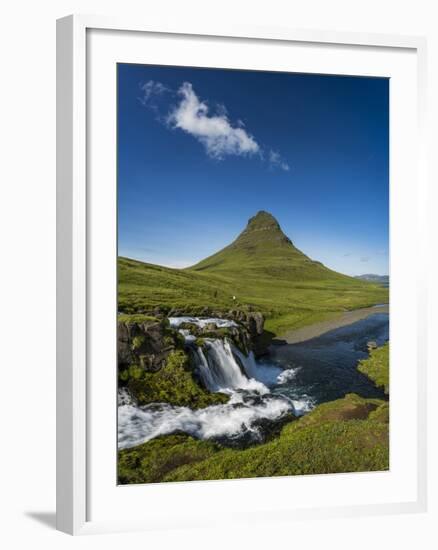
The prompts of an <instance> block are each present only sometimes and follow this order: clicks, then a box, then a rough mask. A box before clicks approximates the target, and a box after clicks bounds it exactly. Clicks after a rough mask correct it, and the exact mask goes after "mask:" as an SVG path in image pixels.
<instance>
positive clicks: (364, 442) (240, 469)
mask: <svg viewBox="0 0 438 550" xmlns="http://www.w3.org/2000/svg"><path fill="white" fill-rule="evenodd" d="M118 464H119V483H121V484H127V483H154V482H159V481H190V480H203V479H232V478H243V477H268V476H282V475H302V474H324V473H337V472H361V471H378V470H387V469H388V467H389V433H388V404H387V403H386V402H384V401H381V400H379V399H364V398H362V397H359V396H357V395H355V394H348V395H346V396H345V397H344V398H343V399H339V400H337V401H333V402H330V403H325V404H322V405H319V406H318V407H316V409H314V411H312V412H311V413H309V414H308V415H306V416H304V417H302V418H300V419H298V420H294V421H292V422H290V423H289V424H287V425H285V426H284V427H283V429H282V431H281V433H280V435H279V437H276V438H274V439H272V440H271V441H269V442H267V443H264V444H261V445H257V446H254V447H250V448H247V449H243V450H236V449H230V448H224V447H222V446H220V445H219V444H216V443H213V442H211V441H199V440H196V439H194V438H193V437H190V436H188V435H182V434H177V435H169V436H162V437H159V438H156V439H154V440H152V441H149V442H147V443H144V444H143V445H139V446H137V447H134V448H132V449H125V450H122V451H120V452H119V463H118Z"/></svg>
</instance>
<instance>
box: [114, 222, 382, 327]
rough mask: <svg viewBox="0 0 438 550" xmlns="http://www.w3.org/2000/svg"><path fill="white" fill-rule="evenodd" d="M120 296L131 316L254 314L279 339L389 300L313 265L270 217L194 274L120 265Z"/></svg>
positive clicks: (371, 287) (376, 289)
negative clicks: (261, 316) (150, 313)
mask: <svg viewBox="0 0 438 550" xmlns="http://www.w3.org/2000/svg"><path fill="white" fill-rule="evenodd" d="M118 290H119V309H120V310H121V311H124V312H128V313H136V312H139V311H151V310H154V308H156V307H160V308H161V309H162V310H163V311H170V310H172V309H173V310H180V311H182V312H184V313H186V314H190V313H191V314H199V313H202V310H203V309H204V308H205V307H206V306H208V307H209V308H211V309H213V310H217V311H228V310H230V309H233V308H238V309H242V310H245V309H250V308H251V309H253V310H254V309H255V310H258V311H261V312H262V313H263V314H264V315H265V316H266V317H267V319H268V322H267V324H266V327H267V330H269V331H272V332H273V333H274V334H281V333H282V332H285V331H287V330H288V329H290V328H299V327H301V326H304V325H308V324H312V323H314V322H317V321H320V320H324V319H327V318H329V317H331V316H334V315H336V314H338V313H339V312H342V311H345V310H350V309H356V308H361V307H367V306H370V305H374V304H376V303H384V302H387V301H388V289H386V288H383V287H382V286H381V285H378V284H373V283H370V282H366V281H361V280H360V279H356V278H354V277H348V276H346V275H342V274H340V273H336V272H334V271H332V270H330V269H328V268H326V267H325V266H324V265H322V264H321V263H320V262H316V261H313V260H311V259H310V258H308V257H307V256H306V255H305V254H303V253H302V252H301V251H300V250H298V249H297V248H296V247H295V246H294V245H293V244H292V242H291V241H290V240H289V239H288V238H287V237H286V236H285V235H284V233H283V232H282V231H281V229H280V226H279V225H278V222H277V221H276V220H275V218H273V217H272V216H271V215H270V214H268V213H266V212H259V213H258V214H257V215H256V216H255V217H253V218H251V219H250V220H249V222H248V226H247V227H246V229H245V230H244V231H243V232H242V233H241V234H240V235H239V237H238V238H237V239H236V240H235V241H234V242H233V243H232V244H230V245H229V246H227V247H226V248H224V249H223V250H221V251H219V252H217V253H216V254H214V255H213V256H210V257H209V258H206V259H205V260H203V261H202V262H199V263H198V264H196V265H194V266H193V267H190V268H188V269H171V268H166V267H161V266H157V265H152V264H145V263H142V262H138V261H135V260H130V259H127V258H119V282H118ZM233 296H235V297H236V300H233Z"/></svg>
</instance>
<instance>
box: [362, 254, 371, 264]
mask: <svg viewBox="0 0 438 550" xmlns="http://www.w3.org/2000/svg"><path fill="white" fill-rule="evenodd" d="M370 260H371V258H370V257H369V256H361V257H360V261H361V262H364V263H365V262H369V261H370Z"/></svg>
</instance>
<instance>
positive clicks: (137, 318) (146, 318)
mask: <svg viewBox="0 0 438 550" xmlns="http://www.w3.org/2000/svg"><path fill="white" fill-rule="evenodd" d="M117 321H118V322H120V323H126V324H127V325H130V324H131V325H133V324H135V323H136V324H139V325H141V324H143V323H148V324H149V323H156V322H158V321H159V319H158V318H157V317H152V316H151V315H143V314H141V313H137V314H125V313H124V314H121V315H119V316H118V317H117Z"/></svg>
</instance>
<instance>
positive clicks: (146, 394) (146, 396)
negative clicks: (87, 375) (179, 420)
mask: <svg viewBox="0 0 438 550" xmlns="http://www.w3.org/2000/svg"><path fill="white" fill-rule="evenodd" d="M119 379H120V381H121V382H122V383H126V384H127V387H128V389H129V390H130V392H131V393H132V395H133V396H134V397H135V398H136V399H137V401H138V404H139V405H147V404H149V403H157V402H164V403H169V404H170V405H179V406H184V407H190V408H191V409H200V408H203V407H207V406H208V405H217V404H219V403H226V402H227V401H228V397H227V396H226V395H224V394H221V393H210V392H208V391H207V390H204V389H203V388H201V387H200V386H199V384H198V383H197V382H196V380H195V379H194V377H193V373H192V370H191V368H190V363H189V360H188V356H187V354H186V353H185V352H184V351H182V350H176V351H173V352H171V353H170V354H169V356H168V358H167V361H166V364H165V365H164V366H163V367H162V368H161V369H160V370H159V371H158V372H148V371H146V370H144V369H142V368H141V367H138V366H137V365H131V366H129V367H128V368H126V369H124V370H122V371H120V373H119Z"/></svg>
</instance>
